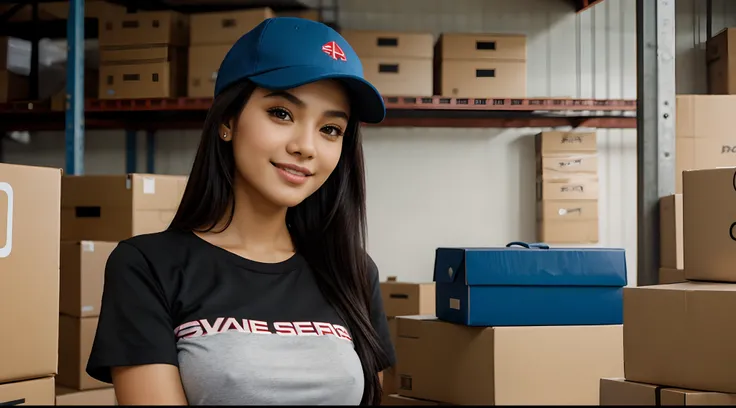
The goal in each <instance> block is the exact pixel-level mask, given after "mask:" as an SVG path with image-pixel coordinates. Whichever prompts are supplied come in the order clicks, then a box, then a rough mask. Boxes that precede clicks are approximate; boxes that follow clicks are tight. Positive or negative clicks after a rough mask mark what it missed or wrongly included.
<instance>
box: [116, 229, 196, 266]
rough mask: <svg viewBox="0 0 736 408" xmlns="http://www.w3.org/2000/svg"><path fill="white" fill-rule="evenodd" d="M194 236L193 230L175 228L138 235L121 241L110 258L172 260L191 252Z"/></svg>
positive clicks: (122, 259)
mask: <svg viewBox="0 0 736 408" xmlns="http://www.w3.org/2000/svg"><path fill="white" fill-rule="evenodd" d="M193 236H194V235H193V233H191V232H182V231H175V230H165V231H161V232H154V233H149V234H142V235H136V236H134V237H131V238H128V239H125V240H122V241H120V242H119V243H118V245H117V247H116V248H115V249H114V250H113V253H112V254H111V256H110V258H111V259H116V260H119V261H123V262H133V261H135V260H136V259H138V260H145V261H146V263H148V264H153V265H155V264H160V263H161V262H162V261H166V262H170V261H172V260H175V259H176V258H177V257H178V256H179V255H184V254H186V253H187V252H189V249H190V248H191V246H192V245H193V243H194V241H193V240H192V237H193Z"/></svg>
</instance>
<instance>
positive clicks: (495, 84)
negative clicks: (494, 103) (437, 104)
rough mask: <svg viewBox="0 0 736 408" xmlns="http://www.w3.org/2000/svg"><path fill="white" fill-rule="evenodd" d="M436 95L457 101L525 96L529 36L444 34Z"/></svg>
mask: <svg viewBox="0 0 736 408" xmlns="http://www.w3.org/2000/svg"><path fill="white" fill-rule="evenodd" d="M434 93H435V94H437V95H441V96H447V97H458V98H463V97H465V98H524V97H526V36H524V35H517V34H470V33H444V34H442V35H441V36H440V38H439V39H438V41H437V43H436V44H435V52H434Z"/></svg>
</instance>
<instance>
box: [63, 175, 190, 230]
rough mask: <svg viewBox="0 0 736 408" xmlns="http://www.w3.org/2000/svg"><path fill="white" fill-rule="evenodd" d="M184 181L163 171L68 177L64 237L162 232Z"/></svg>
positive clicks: (66, 179) (170, 217)
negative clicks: (159, 172)
mask: <svg viewBox="0 0 736 408" xmlns="http://www.w3.org/2000/svg"><path fill="white" fill-rule="evenodd" d="M186 182H187V178H186V177H185V176H169V175H160V174H156V175H154V174H128V175H110V176H98V175H89V176H87V175H85V176H64V178H63V180H62V185H63V189H62V198H61V239H62V240H64V241H83V240H90V241H111V242H112V241H122V240H124V239H128V238H130V237H132V236H135V235H140V234H147V233H152V232H160V231H163V230H165V229H166V228H168V226H169V223H170V222H171V220H172V219H173V217H174V214H175V213H176V209H177V208H178V207H179V202H180V201H181V197H182V195H183V193H184V188H185V187H186Z"/></svg>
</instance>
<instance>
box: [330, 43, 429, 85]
mask: <svg viewBox="0 0 736 408" xmlns="http://www.w3.org/2000/svg"><path fill="white" fill-rule="evenodd" d="M341 34H342V36H343V37H344V38H345V40H346V41H347V42H348V43H349V44H350V45H351V47H352V48H353V50H354V51H355V53H356V54H358V57H359V58H360V61H361V62H362V63H363V73H364V75H365V77H366V79H367V80H368V81H370V82H371V83H372V84H373V85H374V86H375V87H376V88H377V89H378V91H379V92H380V93H381V95H384V96H397V95H404V96H418V97H419V96H432V56H433V42H434V36H433V35H432V34H431V33H402V32H389V31H363V30H343V31H342V32H341Z"/></svg>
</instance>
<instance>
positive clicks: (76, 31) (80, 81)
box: [64, 0, 84, 174]
mask: <svg viewBox="0 0 736 408" xmlns="http://www.w3.org/2000/svg"><path fill="white" fill-rule="evenodd" d="M66 32H67V59H66V61H67V63H66V118H65V125H66V126H65V128H64V129H65V136H66V138H65V140H66V174H84V0H70V1H69V18H68V20H67V26H66Z"/></svg>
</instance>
